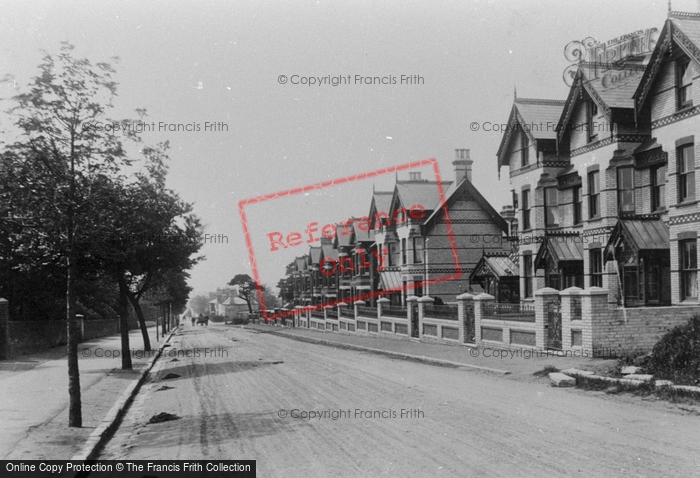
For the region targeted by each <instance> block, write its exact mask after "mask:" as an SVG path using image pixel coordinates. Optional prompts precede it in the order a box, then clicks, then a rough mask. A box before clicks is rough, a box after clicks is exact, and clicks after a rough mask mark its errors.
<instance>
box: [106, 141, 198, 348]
mask: <svg viewBox="0 0 700 478" xmlns="http://www.w3.org/2000/svg"><path fill="white" fill-rule="evenodd" d="M167 149H168V144H167V143H164V144H160V145H158V146H157V147H155V148H148V147H147V148H143V150H142V151H143V154H144V155H145V157H146V171H145V172H139V173H136V174H135V175H134V177H135V179H136V180H135V182H133V183H131V184H128V185H126V186H124V187H123V192H122V193H121V195H120V198H119V199H117V200H115V201H114V202H113V203H112V204H111V212H112V213H113V230H114V231H115V234H114V235H113V236H112V237H111V238H110V241H109V242H110V245H109V247H108V248H107V250H106V251H105V252H106V263H107V264H109V267H110V270H111V271H112V273H113V274H114V276H115V278H116V280H117V281H118V283H119V284H120V291H122V292H123V294H124V295H125V296H126V298H127V299H128V301H129V302H130V303H131V305H132V307H133V308H134V311H135V312H136V316H137V317H138V320H139V324H140V327H141V332H142V335H143V341H144V348H145V349H146V350H150V348H151V346H150V340H149V337H148V330H147V328H146V321H145V318H144V314H143V311H142V308H141V304H140V300H141V298H142V297H143V295H144V294H145V293H146V292H148V291H149V290H150V289H151V288H154V287H158V286H159V285H161V283H162V282H163V281H164V280H165V278H166V276H167V274H168V273H177V272H179V271H185V270H189V269H190V268H192V266H194V264H196V263H197V262H198V261H199V260H201V259H202V257H196V256H194V254H196V253H197V252H198V251H199V249H200V248H201V246H202V242H201V234H202V228H201V224H200V220H199V218H197V217H196V216H195V215H194V214H192V206H191V205H190V204H187V203H185V202H183V201H182V200H181V199H180V198H179V196H178V195H177V194H176V193H175V192H174V191H172V190H169V189H167V188H166V187H165V180H166V176H167V165H166V160H167V159H168V157H167Z"/></svg>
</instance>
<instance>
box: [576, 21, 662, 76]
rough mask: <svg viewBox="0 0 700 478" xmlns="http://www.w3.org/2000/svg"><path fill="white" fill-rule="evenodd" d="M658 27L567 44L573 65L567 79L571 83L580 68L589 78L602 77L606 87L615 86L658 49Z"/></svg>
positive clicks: (588, 38) (589, 38) (640, 66)
mask: <svg viewBox="0 0 700 478" xmlns="http://www.w3.org/2000/svg"><path fill="white" fill-rule="evenodd" d="M658 35H659V30H658V28H647V29H646V30H638V31H636V32H632V33H628V34H626V35H622V36H619V37H617V38H613V39H612V40H608V41H607V42H600V41H598V40H596V39H595V38H593V37H587V38H585V39H583V40H574V41H571V42H569V43H568V44H567V45H566V46H565V47H564V57H565V58H566V60H567V61H569V62H571V64H570V65H569V66H568V67H566V69H565V70H564V74H563V78H564V83H566V85H567V86H571V85H572V84H573V82H574V78H576V73H577V72H578V71H579V68H583V69H584V74H585V75H586V78H587V80H588V81H591V80H594V79H598V78H601V79H602V83H603V86H604V88H608V87H610V86H613V85H615V84H617V83H619V82H620V81H622V80H624V79H625V78H626V77H627V76H630V75H631V74H634V73H635V70H636V68H635V67H634V66H633V65H638V66H639V70H641V69H642V68H643V63H642V61H643V59H644V57H645V56H646V55H647V54H649V53H651V52H652V51H654V47H655V46H656V41H657V40H658Z"/></svg>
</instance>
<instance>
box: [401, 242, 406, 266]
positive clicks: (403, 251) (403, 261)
mask: <svg viewBox="0 0 700 478" xmlns="http://www.w3.org/2000/svg"><path fill="white" fill-rule="evenodd" d="M401 264H406V239H401Z"/></svg>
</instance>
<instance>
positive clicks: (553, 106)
mask: <svg viewBox="0 0 700 478" xmlns="http://www.w3.org/2000/svg"><path fill="white" fill-rule="evenodd" d="M564 103H565V102H564V101H563V100H546V99H538V98H515V100H514V101H513V107H512V108H511V110H510V116H509V117H508V128H507V129H506V131H505V132H504V133H503V136H502V137H501V144H500V145H499V146H498V151H497V152H496V157H497V158H498V167H499V169H500V167H501V166H506V165H507V164H508V163H507V161H506V159H507V155H506V152H507V151H508V148H509V145H510V140H511V138H513V137H514V136H513V133H517V132H519V131H522V130H521V129H520V128H521V127H522V126H516V125H521V124H525V125H527V127H528V129H529V131H527V133H528V135H529V136H530V140H531V141H537V140H549V139H551V140H556V138H557V132H556V125H557V123H558V122H559V118H561V115H562V111H563V109H564ZM531 125H532V126H531ZM539 125H541V126H539ZM538 126H539V127H538ZM515 137H516V138H517V135H516V136H515Z"/></svg>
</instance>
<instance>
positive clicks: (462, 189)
mask: <svg viewBox="0 0 700 478" xmlns="http://www.w3.org/2000/svg"><path fill="white" fill-rule="evenodd" d="M464 193H468V194H470V195H471V196H473V197H474V199H475V200H476V202H477V203H478V204H479V205H480V206H481V208H482V209H483V210H484V212H486V213H487V214H488V215H489V216H490V217H491V219H492V220H493V223H494V224H496V225H497V226H498V227H499V228H500V229H501V230H502V231H503V232H507V231H508V223H506V220H505V219H503V217H501V215H500V214H499V213H498V211H496V210H495V209H494V208H493V206H492V205H491V203H489V202H488V201H487V200H486V198H484V196H482V195H481V193H480V192H479V191H478V190H477V189H476V187H475V186H474V184H472V182H471V181H469V180H468V179H466V178H464V179H463V180H462V182H460V183H459V184H458V185H457V187H456V188H454V189H452V190H451V191H450V192H449V194H447V196H446V197H445V202H446V204H447V208H448V210H449V208H450V207H451V206H452V205H453V204H454V203H455V202H456V201H457V200H458V199H459V198H460V197H461V196H462V194H464ZM442 206H443V203H440V204H438V206H437V207H436V208H435V210H434V211H433V212H432V213H431V214H430V216H428V218H427V219H426V220H425V221H424V222H423V226H425V231H426V232H427V231H429V230H430V228H431V227H432V226H433V224H435V221H436V220H437V219H438V218H439V217H442V215H443V214H444V212H445V211H444V208H443V207H442ZM426 209H427V208H426Z"/></svg>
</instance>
